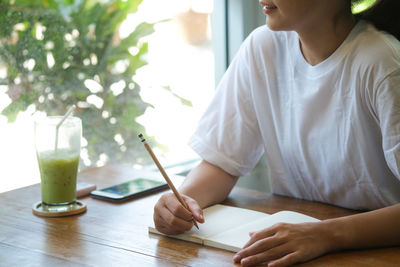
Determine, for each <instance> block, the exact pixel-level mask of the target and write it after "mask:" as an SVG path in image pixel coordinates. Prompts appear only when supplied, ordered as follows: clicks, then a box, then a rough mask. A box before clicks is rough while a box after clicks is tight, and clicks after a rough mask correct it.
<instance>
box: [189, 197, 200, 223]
mask: <svg viewBox="0 0 400 267" xmlns="http://www.w3.org/2000/svg"><path fill="white" fill-rule="evenodd" d="M184 200H185V202H186V204H187V205H188V207H189V210H190V211H191V212H192V214H193V217H194V218H195V219H196V221H198V222H200V223H204V216H203V210H202V209H201V208H200V206H199V204H198V203H197V201H196V200H194V199H193V198H190V197H187V196H185V197H184Z"/></svg>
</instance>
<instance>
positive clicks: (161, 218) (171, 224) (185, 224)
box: [153, 209, 193, 235]
mask: <svg viewBox="0 0 400 267" xmlns="http://www.w3.org/2000/svg"><path fill="white" fill-rule="evenodd" d="M153 218H154V224H155V226H156V229H157V230H158V231H159V232H161V233H164V234H167V235H176V234H181V233H183V232H185V231H188V230H190V229H191V228H192V226H193V222H192V221H186V220H183V219H181V218H178V217H176V216H174V214H172V213H171V212H170V211H169V210H168V209H163V211H162V212H159V213H154V217H153Z"/></svg>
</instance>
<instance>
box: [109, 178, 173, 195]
mask: <svg viewBox="0 0 400 267" xmlns="http://www.w3.org/2000/svg"><path fill="white" fill-rule="evenodd" d="M164 184H165V182H160V181H155V180H150V179H144V178H139V179H135V180H132V181H129V182H126V183H123V184H119V185H114V186H111V187H107V188H104V189H102V190H101V191H104V192H109V193H113V194H117V195H124V196H125V195H129V194H135V193H138V192H142V191H144V190H148V189H150V188H154V187H158V186H161V185H164Z"/></svg>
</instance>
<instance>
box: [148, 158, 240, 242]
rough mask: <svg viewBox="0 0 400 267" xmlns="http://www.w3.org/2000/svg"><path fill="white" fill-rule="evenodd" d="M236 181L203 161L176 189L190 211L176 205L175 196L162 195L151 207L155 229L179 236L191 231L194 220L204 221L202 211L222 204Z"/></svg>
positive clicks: (178, 204) (170, 194) (177, 203)
mask: <svg viewBox="0 0 400 267" xmlns="http://www.w3.org/2000/svg"><path fill="white" fill-rule="evenodd" d="M237 179H238V178H237V177H234V176H232V175H230V174H229V173H227V172H225V171H224V170H222V169H220V168H218V167H217V166H215V165H213V164H211V163H208V162H207V161H202V162H201V163H200V164H199V165H198V166H197V167H196V168H194V169H193V170H192V171H191V172H190V173H189V174H188V176H187V177H186V179H185V180H184V182H183V184H182V185H181V187H180V188H179V191H180V193H181V194H182V197H183V199H184V200H185V201H186V203H187V205H188V207H189V211H188V210H186V209H185V208H184V207H183V206H182V205H181V204H180V203H179V201H178V200H177V199H176V197H175V196H174V194H172V193H167V194H164V195H162V196H161V198H160V199H159V200H158V202H157V204H156V205H155V206H154V216H153V219H154V224H155V226H156V228H157V230H158V231H160V232H162V233H164V234H170V235H173V234H180V233H183V232H185V231H187V230H190V229H191V228H192V226H193V221H192V220H193V218H194V219H195V220H196V221H198V222H201V223H202V222H204V218H203V211H202V209H203V208H204V207H206V206H209V205H211V204H215V203H219V202H221V201H223V200H224V199H225V198H226V197H227V196H228V195H229V192H230V191H231V190H232V188H233V186H234V185H235V183H236V181H237Z"/></svg>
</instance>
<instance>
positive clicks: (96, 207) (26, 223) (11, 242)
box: [0, 166, 400, 266]
mask: <svg viewBox="0 0 400 267" xmlns="http://www.w3.org/2000/svg"><path fill="white" fill-rule="evenodd" d="M142 174H143V173H142V172H141V171H137V170H134V169H132V168H130V167H126V166H106V167H101V168H94V169H88V170H85V171H83V172H81V173H80V174H79V180H81V181H85V182H91V183H95V184H96V185H97V186H98V188H103V187H105V186H109V185H113V184H115V183H119V182H123V181H127V180H130V179H132V178H134V177H138V176H140V175H142ZM153 175H154V174H153ZM157 175H158V174H157ZM175 179H177V178H175ZM175 182H176V181H175ZM160 194H161V193H158V194H153V195H151V196H147V197H143V198H140V199H137V200H133V201H130V202H126V203H123V204H112V203H109V202H105V201H102V200H95V199H92V198H90V197H85V198H83V199H81V200H82V201H83V202H84V203H85V204H86V205H87V207H88V210H87V212H86V213H84V214H81V215H76V216H71V217H61V218H42V217H37V216H35V215H33V214H32V205H33V204H34V203H35V202H37V201H38V200H40V185H39V184H37V185H33V186H29V187H25V188H21V189H17V190H14V191H10V192H6V193H2V194H0V203H1V210H0V266H27V265H29V266H54V265H61V266H63V265H68V266H235V264H233V261H232V257H233V253H231V252H227V251H223V250H219V249H214V248H208V247H204V246H201V245H197V244H192V243H188V242H184V241H180V240H175V239H171V238H167V237H162V236H158V235H153V234H149V233H148V232H147V225H148V224H149V223H151V221H152V214H153V206H154V204H155V202H156V201H157V199H158V198H159V196H160ZM225 204H227V205H232V206H238V207H246V208H250V209H254V210H258V211H263V212H267V213H274V212H277V211H280V210H294V211H299V212H302V213H304V214H308V215H311V216H313V217H316V218H319V219H327V218H332V217H338V216H344V215H348V214H352V213H355V212H354V211H349V210H345V209H341V208H338V207H334V206H329V205H324V204H321V203H314V202H308V201H303V200H297V199H292V198H285V197H280V196H274V195H270V194H265V193H260V192H256V191H252V190H245V189H234V191H233V192H232V194H231V195H230V197H229V198H228V199H227V200H226V201H225ZM236 266H238V265H236ZM301 266H400V248H399V247H394V248H384V249H370V250H359V251H351V252H341V253H333V254H329V255H325V256H322V257H320V258H317V259H315V260H313V261H310V262H307V263H304V264H302V265H301Z"/></svg>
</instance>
